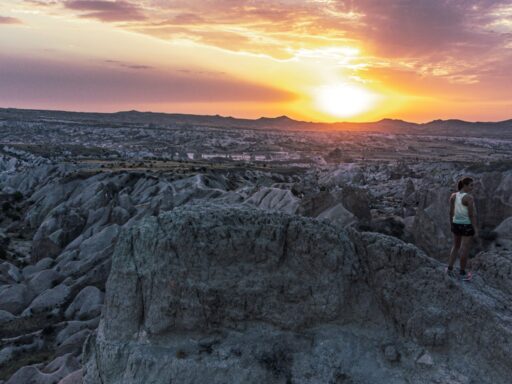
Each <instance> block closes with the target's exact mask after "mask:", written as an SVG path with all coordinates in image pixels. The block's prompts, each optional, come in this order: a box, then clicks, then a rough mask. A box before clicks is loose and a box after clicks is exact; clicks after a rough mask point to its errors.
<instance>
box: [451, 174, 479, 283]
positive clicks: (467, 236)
mask: <svg viewBox="0 0 512 384" xmlns="http://www.w3.org/2000/svg"><path fill="white" fill-rule="evenodd" d="M457 187H458V190H459V192H456V193H452V195H451V196H450V223H451V228H452V234H453V246H452V250H451V252H450V259H449V262H448V269H447V273H448V275H450V276H455V274H454V271H453V265H454V264H455V260H456V259H457V254H459V253H460V277H461V279H462V280H466V281H467V280H471V278H472V275H471V272H466V264H467V261H468V255H469V249H470V247H471V241H472V240H473V236H475V235H476V236H477V237H478V226H477V224H476V209H475V201H474V199H473V196H471V194H470V193H471V192H472V191H473V179H472V178H471V177H463V178H462V179H460V180H459V183H458V185H457Z"/></svg>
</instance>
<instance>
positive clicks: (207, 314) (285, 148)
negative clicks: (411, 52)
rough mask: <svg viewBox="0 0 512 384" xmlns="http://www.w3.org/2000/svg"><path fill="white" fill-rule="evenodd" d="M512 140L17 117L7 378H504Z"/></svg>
mask: <svg viewBox="0 0 512 384" xmlns="http://www.w3.org/2000/svg"><path fill="white" fill-rule="evenodd" d="M511 154H512V123H511V122H510V121H507V122H501V123H480V124H479V123H466V122H460V121H434V122H431V123H428V124H423V125H415V124H411V123H406V122H401V121H392V120H386V121H381V122H378V123H371V124H362V125H356V124H347V125H335V126H329V127H326V126H324V125H318V124H313V123H305V122H295V121H293V120H290V119H288V118H277V119H260V120H239V119H233V118H222V117H220V116H209V117H208V116H192V115H190V116H188V115H183V116H174V115H163V114H145V113H137V112H126V113H120V114H80V113H67V112H51V111H23V110H8V109H3V110H0V204H1V205H2V206H1V215H0V383H3V384H14V383H20V384H22V383H35V384H40V383H41V384H50V383H52V384H53V383H55V384H56V383H59V384H76V383H87V384H93V383H94V384H96V383H102V384H107V383H116V384H121V383H123V384H124V383H126V384H129V383H155V384H156V383H158V384H160V383H162V384H163V383H166V384H167V383H212V384H217V383H218V384H220V383H248V384H249V383H283V384H289V383H296V384H303V383H304V384H305V383H308V384H309V383H311V384H313V383H328V384H331V383H333V384H340V383H344V384H349V383H351V384H356V383H361V384H363V383H377V382H384V383H397V384H402V383H404V384H405V383H439V384H444V383H447V384H448V383H452V384H456V383H458V384H470V383H504V384H505V383H508V382H509V380H510V379H509V378H510V377H511V376H512V364H511V363H510V356H511V354H512V309H511V308H512V284H511V282H510V281H511V277H512V193H511V192H512V157H511ZM464 175H469V176H471V177H473V178H474V179H475V191H474V195H475V199H476V207H477V211H478V224H479V227H480V233H481V236H480V241H478V242H475V245H474V246H473V248H472V253H471V261H470V264H471V269H472V271H473V273H474V278H473V280H472V281H471V282H463V281H459V280H458V279H454V278H450V277H449V276H447V275H446V274H445V272H444V267H445V265H446V262H447V258H448V253H449V250H450V246H451V234H450V226H449V217H448V198H449V196H450V193H451V192H453V191H455V186H456V181H457V180H458V179H459V178H460V177H461V176H464Z"/></svg>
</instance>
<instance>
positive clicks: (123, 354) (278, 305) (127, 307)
mask: <svg viewBox="0 0 512 384" xmlns="http://www.w3.org/2000/svg"><path fill="white" fill-rule="evenodd" d="M479 271H480V272H479V273H478V275H477V277H476V278H475V280H474V282H473V283H472V285H465V284H464V283H462V282H459V281H457V280H453V279H450V278H448V277H447V276H446V275H445V274H444V273H443V268H442V266H441V265H440V264H439V263H438V262H437V261H435V260H433V259H431V258H429V257H428V256H426V255H425V254H424V253H423V252H421V251H419V250H418V249H417V248H416V247H414V246H412V245H410V244H405V243H402V242H400V241H399V240H396V239H394V238H391V237H387V236H384V235H380V234H372V233H358V232H355V231H352V230H351V231H349V232H340V231H339V230H338V229H336V227H334V226H332V225H330V224H327V223H321V222H319V221H317V220H313V219H307V218H301V217H298V216H289V215H286V214H280V213H268V212H264V211H261V210H254V209H248V208H247V207H246V208H229V209H228V208H222V207H216V206H211V205H207V206H205V205H196V206H192V207H183V208H176V209H174V210H173V211H171V212H168V213H164V214H161V215H159V216H152V217H147V218H145V219H143V220H142V221H141V222H140V223H139V224H137V225H134V226H132V227H130V228H127V229H125V230H124V231H123V232H122V234H121V236H120V239H119V241H118V243H117V245H116V248H115V251H114V256H113V262H112V272H111V274H110V277H109V280H108V283H107V290H106V300H105V310H104V312H103V315H102V318H101V322H100V326H99V328H98V330H97V334H96V335H94V336H93V337H90V338H89V339H88V341H87V342H86V346H85V349H84V353H85V355H84V362H85V367H84V383H88V384H92V383H105V384H106V383H112V384H113V383H124V384H130V383H147V382H152V383H169V382H179V383H228V382H229V383H235V382H243V383H262V382H265V383H291V382H293V383H301V384H302V383H319V382H321V383H329V382H331V383H350V382H352V383H373V382H377V381H382V382H390V383H407V382H414V383H432V382H440V383H441V382H452V383H460V384H469V383H473V382H479V383H506V382H507V380H508V378H509V377H510V375H512V368H511V366H510V364H509V355H510V352H511V351H510V346H511V345H512V329H511V328H510V323H509V321H508V320H507V319H509V318H510V317H511V315H512V311H511V310H510V309H509V308H511V306H510V300H511V296H510V293H509V292H508V290H507V289H508V288H506V287H505V286H502V285H500V284H501V283H497V284H496V285H494V286H492V287H489V286H488V285H487V284H485V281H486V279H488V278H490V277H489V276H488V275H487V273H486V271H485V270H484V269H483V268H482V269H481V270H479ZM475 330H478V332H476V333H475Z"/></svg>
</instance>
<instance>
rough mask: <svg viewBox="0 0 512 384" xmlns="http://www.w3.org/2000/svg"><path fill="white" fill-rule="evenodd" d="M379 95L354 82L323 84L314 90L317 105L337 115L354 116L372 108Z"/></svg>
mask: <svg viewBox="0 0 512 384" xmlns="http://www.w3.org/2000/svg"><path fill="white" fill-rule="evenodd" d="M377 99H378V96H377V95H376V94H374V93H372V92H371V91H369V90H367V89H364V88H363V87H360V86H357V85H352V84H344V83H338V84H332V85H324V86H321V87H319V88H317V89H315V91H314V100H315V106H316V107H317V108H318V109H319V110H321V111H322V112H325V113H328V114H329V115H332V116H335V117H353V116H357V115H360V114H362V113H365V112H368V111H369V110H371V109H372V108H373V107H374V106H375V104H376V102H377Z"/></svg>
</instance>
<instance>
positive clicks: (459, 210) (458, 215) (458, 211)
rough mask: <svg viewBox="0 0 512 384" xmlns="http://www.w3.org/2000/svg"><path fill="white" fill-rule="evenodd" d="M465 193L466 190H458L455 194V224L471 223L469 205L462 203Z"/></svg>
mask: <svg viewBox="0 0 512 384" xmlns="http://www.w3.org/2000/svg"><path fill="white" fill-rule="evenodd" d="M465 195H466V193H465V192H457V194H456V195H455V214H454V215H453V222H454V223H455V224H471V220H470V219H469V213H468V207H467V206H465V205H464V204H462V198H463V197H464V196H465Z"/></svg>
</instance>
